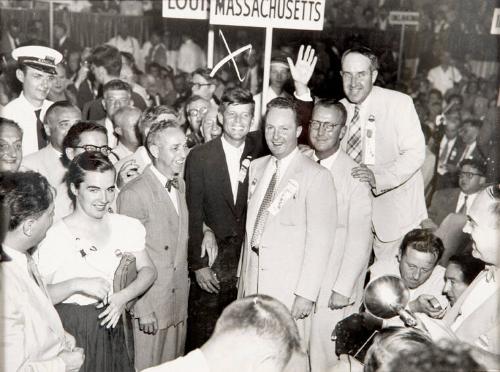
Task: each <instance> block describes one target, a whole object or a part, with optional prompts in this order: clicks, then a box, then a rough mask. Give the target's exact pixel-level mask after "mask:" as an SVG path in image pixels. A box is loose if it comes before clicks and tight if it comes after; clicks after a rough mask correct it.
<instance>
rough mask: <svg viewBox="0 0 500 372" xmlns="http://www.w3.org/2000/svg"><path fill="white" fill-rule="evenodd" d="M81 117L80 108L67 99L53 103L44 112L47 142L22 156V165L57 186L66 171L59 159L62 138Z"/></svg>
mask: <svg viewBox="0 0 500 372" xmlns="http://www.w3.org/2000/svg"><path fill="white" fill-rule="evenodd" d="M81 119H82V113H81V111H80V109H79V108H78V107H76V106H73V105H72V104H71V103H70V102H69V101H60V102H56V103H53V104H52V106H50V107H49V108H48V110H47V113H46V114H45V124H44V129H45V133H47V137H48V140H49V143H48V145H47V146H45V147H44V148H42V149H41V150H38V151H37V152H34V153H32V154H29V155H28V156H26V157H24V158H23V162H22V165H23V166H24V167H26V168H27V169H31V170H34V171H36V172H38V173H40V174H42V175H43V176H45V177H46V178H47V180H48V181H49V183H50V184H51V185H52V187H54V188H57V187H59V185H60V184H61V183H62V182H63V177H64V175H65V173H66V167H65V166H64V165H63V163H62V161H61V156H62V147H63V140H64V137H65V136H66V134H67V133H68V130H69V129H70V128H71V127H72V126H73V125H74V124H75V123H76V122H78V121H80V120H81Z"/></svg>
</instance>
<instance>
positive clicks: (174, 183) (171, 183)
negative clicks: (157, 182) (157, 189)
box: [165, 177, 179, 192]
mask: <svg viewBox="0 0 500 372" xmlns="http://www.w3.org/2000/svg"><path fill="white" fill-rule="evenodd" d="M165 187H166V188H167V190H168V192H170V190H172V187H174V188H176V189H179V179H178V178H177V177H174V178H172V179H171V180H168V181H167V183H166V184H165Z"/></svg>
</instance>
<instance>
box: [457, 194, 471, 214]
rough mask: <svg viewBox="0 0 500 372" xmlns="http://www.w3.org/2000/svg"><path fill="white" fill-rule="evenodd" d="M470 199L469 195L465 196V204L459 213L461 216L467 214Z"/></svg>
mask: <svg viewBox="0 0 500 372" xmlns="http://www.w3.org/2000/svg"><path fill="white" fill-rule="evenodd" d="M468 197H469V195H465V196H464V203H463V204H462V206H461V207H460V209H459V210H458V213H460V214H467V198H468Z"/></svg>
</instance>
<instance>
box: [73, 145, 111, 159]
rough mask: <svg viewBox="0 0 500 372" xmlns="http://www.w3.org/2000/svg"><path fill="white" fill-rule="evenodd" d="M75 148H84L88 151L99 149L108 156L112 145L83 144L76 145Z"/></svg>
mask: <svg viewBox="0 0 500 372" xmlns="http://www.w3.org/2000/svg"><path fill="white" fill-rule="evenodd" d="M74 148H75V149H84V150H85V151H87V152H92V151H98V152H100V153H101V154H103V155H106V156H108V155H109V154H111V151H112V149H111V147H109V146H106V145H104V146H94V145H82V146H75V147H74Z"/></svg>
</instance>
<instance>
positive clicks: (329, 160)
mask: <svg viewBox="0 0 500 372" xmlns="http://www.w3.org/2000/svg"><path fill="white" fill-rule="evenodd" d="M339 152H340V148H338V149H337V151H335V152H334V153H333V154H332V155H330V156H329V157H327V158H324V159H321V165H322V166H324V167H325V168H330V167H331V166H332V164H333V163H335V160H336V159H337V158H338V157H339ZM313 160H314V161H316V162H317V161H318V160H319V158H318V157H317V156H316V152H314V155H313Z"/></svg>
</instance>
